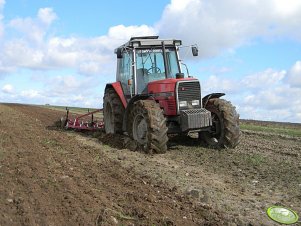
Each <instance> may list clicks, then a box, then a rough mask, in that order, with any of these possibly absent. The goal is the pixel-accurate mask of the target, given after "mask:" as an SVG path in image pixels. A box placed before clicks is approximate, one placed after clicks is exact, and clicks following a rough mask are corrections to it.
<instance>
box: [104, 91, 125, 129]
mask: <svg viewBox="0 0 301 226" xmlns="http://www.w3.org/2000/svg"><path fill="white" fill-rule="evenodd" d="M123 114H124V107H123V105H122V102H121V100H120V98H119V96H118V95H117V93H116V92H115V90H114V89H113V88H108V89H106V91H105V95H104V98H103V117H104V124H105V131H106V133H113V134H114V133H122V121H123Z"/></svg>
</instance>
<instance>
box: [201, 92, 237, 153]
mask: <svg viewBox="0 0 301 226" xmlns="http://www.w3.org/2000/svg"><path fill="white" fill-rule="evenodd" d="M206 109H207V110H209V111H210V112H211V117H212V123H213V131H214V132H200V133H199V138H200V139H202V140H204V141H205V142H206V144H207V145H209V146H210V147H213V148H235V147H236V146H237V145H238V144H239V142H240V136H241V131H240V129H239V115H238V114H237V112H236V110H235V107H234V106H233V105H232V104H231V102H229V101H226V100H223V99H218V98H213V99H211V100H209V102H208V104H207V105H206Z"/></svg>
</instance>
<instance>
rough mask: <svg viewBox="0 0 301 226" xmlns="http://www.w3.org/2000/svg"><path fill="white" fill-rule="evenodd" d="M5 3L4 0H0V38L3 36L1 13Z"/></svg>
mask: <svg viewBox="0 0 301 226" xmlns="http://www.w3.org/2000/svg"><path fill="white" fill-rule="evenodd" d="M4 4H5V0H0V38H1V37H2V36H3V33H4V26H3V22H2V20H3V15H2V10H3V7H4Z"/></svg>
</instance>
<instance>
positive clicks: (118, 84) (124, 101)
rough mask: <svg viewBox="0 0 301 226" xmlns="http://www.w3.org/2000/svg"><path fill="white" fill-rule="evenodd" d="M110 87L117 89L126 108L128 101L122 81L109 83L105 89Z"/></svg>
mask: <svg viewBox="0 0 301 226" xmlns="http://www.w3.org/2000/svg"><path fill="white" fill-rule="evenodd" d="M108 88H113V89H114V90H115V92H116V93H117V95H118V96H119V98H120V100H121V102H122V105H123V107H124V108H126V106H127V102H126V99H125V96H124V93H123V90H122V87H121V83H120V82H114V83H110V84H107V85H106V88H105V90H106V89H108Z"/></svg>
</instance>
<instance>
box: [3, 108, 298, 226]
mask: <svg viewBox="0 0 301 226" xmlns="http://www.w3.org/2000/svg"><path fill="white" fill-rule="evenodd" d="M62 115H63V113H62V112H61V111H55V110H50V109H45V108H41V107H36V106H25V105H14V104H1V105H0V225H1V226H2V225H3V226H4V225H276V224H275V223H274V222H272V221H271V220H269V219H268V217H267V216H266V214H265V210H266V208H267V207H268V206H271V205H275V204H276V205H284V206H287V207H290V208H292V209H294V210H295V211H296V212H298V213H301V139H300V138H299V137H291V136H289V135H279V134H275V133H274V134H270V133H261V132H250V131H244V133H243V136H242V141H241V143H240V144H239V146H238V147H237V148H236V149H229V150H220V151H218V150H213V149H207V148H205V147H202V145H201V144H200V142H199V141H198V140H197V139H194V138H192V137H179V136H175V137H171V138H170V142H169V144H168V146H169V151H168V152H167V153H166V154H162V155H149V154H145V153H141V152H133V151H131V150H129V149H127V148H125V147H126V146H127V145H125V144H126V143H128V142H127V139H128V138H127V137H125V136H120V135H119V136H108V135H105V134H103V133H99V134H97V135H93V136H92V135H87V134H83V133H76V132H74V131H64V130H60V129H58V128H56V127H55V126H54V123H55V121H57V120H58V119H59V118H60V117H61V116H62ZM297 126H298V125H297ZM300 129H301V127H300Z"/></svg>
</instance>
